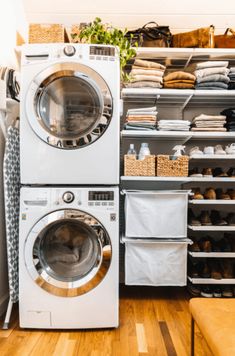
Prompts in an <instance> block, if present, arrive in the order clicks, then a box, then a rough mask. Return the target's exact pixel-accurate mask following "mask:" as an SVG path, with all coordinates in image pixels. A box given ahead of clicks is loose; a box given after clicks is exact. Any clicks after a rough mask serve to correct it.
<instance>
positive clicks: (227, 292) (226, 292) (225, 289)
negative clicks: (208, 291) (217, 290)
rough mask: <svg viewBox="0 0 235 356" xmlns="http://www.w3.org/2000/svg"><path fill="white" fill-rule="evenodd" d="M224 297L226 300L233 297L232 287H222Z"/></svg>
mask: <svg viewBox="0 0 235 356" xmlns="http://www.w3.org/2000/svg"><path fill="white" fill-rule="evenodd" d="M222 297H224V298H232V297H233V290H232V288H231V287H230V286H226V285H225V286H223V287H222Z"/></svg>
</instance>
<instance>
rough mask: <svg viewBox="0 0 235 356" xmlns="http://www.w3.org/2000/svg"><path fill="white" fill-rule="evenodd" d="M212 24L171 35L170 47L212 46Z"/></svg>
mask: <svg viewBox="0 0 235 356" xmlns="http://www.w3.org/2000/svg"><path fill="white" fill-rule="evenodd" d="M214 30H215V28H214V26H213V25H211V26H210V27H203V28H198V29H197V30H194V31H190V32H183V33H177V34H175V35H173V36H172V47H185V48H194V47H198V48H213V47H214Z"/></svg>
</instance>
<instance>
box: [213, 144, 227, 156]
mask: <svg viewBox="0 0 235 356" xmlns="http://www.w3.org/2000/svg"><path fill="white" fill-rule="evenodd" d="M215 155H226V152H225V150H224V149H223V147H222V146H221V145H216V146H215Z"/></svg>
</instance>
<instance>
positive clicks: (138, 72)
mask: <svg viewBox="0 0 235 356" xmlns="http://www.w3.org/2000/svg"><path fill="white" fill-rule="evenodd" d="M163 74H164V72H163V71H160V70H154V69H148V70H146V69H132V70H131V71H130V73H129V75H156V76H157V77H161V78H162V77H163Z"/></svg>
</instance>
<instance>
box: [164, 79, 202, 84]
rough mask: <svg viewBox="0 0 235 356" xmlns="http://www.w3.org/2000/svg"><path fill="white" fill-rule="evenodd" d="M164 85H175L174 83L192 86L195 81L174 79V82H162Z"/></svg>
mask: <svg viewBox="0 0 235 356" xmlns="http://www.w3.org/2000/svg"><path fill="white" fill-rule="evenodd" d="M164 83H167V84H176V83H186V84H194V83H195V80H190V79H175V80H168V81H167V82H165V81H164Z"/></svg>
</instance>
